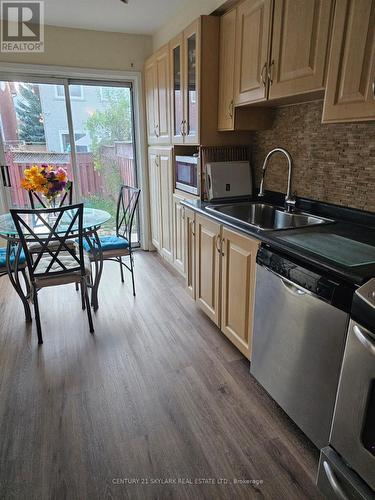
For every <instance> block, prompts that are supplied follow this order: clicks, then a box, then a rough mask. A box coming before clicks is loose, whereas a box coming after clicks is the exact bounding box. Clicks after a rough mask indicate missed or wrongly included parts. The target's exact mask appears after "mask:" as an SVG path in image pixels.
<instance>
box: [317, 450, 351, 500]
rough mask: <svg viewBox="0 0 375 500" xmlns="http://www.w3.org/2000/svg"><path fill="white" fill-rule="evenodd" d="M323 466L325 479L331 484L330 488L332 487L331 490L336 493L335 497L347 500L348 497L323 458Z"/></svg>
mask: <svg viewBox="0 0 375 500" xmlns="http://www.w3.org/2000/svg"><path fill="white" fill-rule="evenodd" d="M323 467H324V471H325V473H326V476H327V479H328V481H329V484H330V485H331V488H332V489H333V491H334V492H335V493H336V497H337V498H339V499H340V500H349V498H348V497H347V496H346V494H345V493H344V491H343V489H342V488H341V486H340V485H339V483H338V481H337V479H336V476H335V474H334V473H333V470H332V468H331V466H330V465H329V463H328V462H326V461H325V460H324V462H323Z"/></svg>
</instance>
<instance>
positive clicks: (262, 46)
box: [235, 0, 272, 105]
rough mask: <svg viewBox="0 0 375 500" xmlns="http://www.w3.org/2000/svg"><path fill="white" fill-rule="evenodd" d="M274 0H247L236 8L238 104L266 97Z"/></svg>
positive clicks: (236, 101)
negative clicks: (272, 4)
mask: <svg viewBox="0 0 375 500" xmlns="http://www.w3.org/2000/svg"><path fill="white" fill-rule="evenodd" d="M271 13H272V10H271V0H245V1H244V2H243V3H241V4H240V5H239V6H238V8H237V21H236V55H235V56H236V61H235V104H236V105H243V104H249V103H252V102H259V101H265V100H266V99H267V86H268V84H267V78H266V76H267V64H268V52H269V43H270V33H271Z"/></svg>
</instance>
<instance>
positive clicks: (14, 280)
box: [6, 240, 32, 323]
mask: <svg viewBox="0 0 375 500" xmlns="http://www.w3.org/2000/svg"><path fill="white" fill-rule="evenodd" d="M14 250H15V244H14V242H12V241H11V240H8V244H7V257H6V268H7V272H8V276H9V280H10V282H11V284H12V286H13V288H14V289H15V291H16V292H17V294H18V296H19V298H20V299H21V301H22V304H23V308H24V311H25V318H26V321H27V322H28V323H30V322H31V321H32V318H31V310H30V305H29V302H28V300H27V299H28V297H29V295H25V294H24V292H23V290H22V286H21V283H20V279H19V272H20V270H19V269H18V260H19V256H20V252H21V247H20V245H19V246H18V247H17V251H16V252H15V251H14ZM12 252H13V255H14V261H13V265H12V262H11V255H12ZM21 272H22V274H23V277H24V280H25V285H26V289H27V293H28V294H29V291H30V285H29V283H28V279H27V276H26V272H25V271H24V270H22V271H21Z"/></svg>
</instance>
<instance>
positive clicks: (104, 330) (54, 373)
mask: <svg viewBox="0 0 375 500" xmlns="http://www.w3.org/2000/svg"><path fill="white" fill-rule="evenodd" d="M135 273H136V274H135V276H136V286H137V297H136V298H135V299H134V298H133V296H132V293H131V279H130V274H129V273H127V274H126V276H125V278H126V283H125V285H122V284H121V281H120V273H119V268H118V265H116V264H115V263H110V262H107V263H106V264H105V269H104V274H103V281H102V283H101V289H100V291H99V301H100V308H99V310H98V312H97V313H96V315H95V317H94V321H95V334H94V335H93V336H92V335H90V333H89V329H88V324H87V321H86V315H85V313H84V312H83V311H82V310H81V306H80V296H79V294H78V293H77V292H76V291H75V290H74V286H72V285H70V286H67V287H56V288H53V289H45V290H42V291H41V293H40V308H41V317H42V326H43V331H44V344H43V346H38V344H37V337H36V332H35V325H32V327H29V326H27V325H26V324H25V322H24V318H23V309H22V305H21V303H20V301H19V300H18V299H17V296H16V295H15V293H14V292H13V289H12V288H11V286H10V285H9V283H8V279H7V278H6V277H5V278H2V279H0V318H1V323H0V328H1V331H0V435H1V444H0V497H1V498H15V499H23V498H25V499H38V500H40V499H65V498H67V499H90V500H93V499H104V498H111V499H112V498H119V499H122V498H124V499H127V498H129V499H140V500H141V499H142V500H144V499H149V498H150V499H151V498H152V499H170V498H173V499H190V498H192V499H215V500H216V499H234V498H236V499H237V498H238V499H242V498H244V499H246V498H249V499H252V498H266V499H277V500H279V499H288V500H290V499H292V500H293V499H304V498H319V495H318V493H317V490H316V488H315V485H314V481H315V474H316V468H317V458H318V454H317V450H316V449H315V448H314V447H313V446H312V445H311V444H310V443H309V442H308V440H307V439H306V438H305V437H304V436H303V434H302V433H301V432H300V431H299V430H298V429H297V428H296V427H295V426H294V424H293V423H292V422H291V421H290V420H289V419H288V417H286V415H285V414H284V413H283V412H282V411H281V410H280V409H279V408H278V407H277V405H276V404H275V403H273V401H272V400H271V399H270V398H269V396H268V395H267V394H266V393H265V391H264V390H263V389H262V388H261V387H260V386H259V385H258V384H257V383H256V382H255V380H254V379H253V378H252V377H251V376H250V374H249V363H248V361H247V360H246V359H245V358H243V357H242V355H241V354H240V353H239V352H238V351H237V350H236V349H235V348H234V347H233V346H232V345H231V344H230V343H229V342H228V341H227V340H226V338H225V337H224V335H222V334H221V333H220V332H219V331H218V329H217V328H216V327H215V326H214V325H213V323H211V321H210V320H209V319H208V318H207V317H206V316H205V315H204V314H203V313H201V312H200V311H199V309H198V308H197V307H196V305H195V303H194V301H193V300H192V299H191V298H190V297H189V296H188V295H187V294H186V292H185V291H184V289H183V283H182V280H181V279H180V278H178V277H177V276H176V275H175V274H174V273H173V272H171V271H170V270H169V268H167V267H165V265H164V264H163V263H162V261H161V259H160V258H159V257H158V256H156V255H155V254H150V253H143V252H139V253H137V254H136V269H135ZM204 480H206V482H208V483H209V482H210V480H211V481H215V482H216V484H202V483H203V482H204ZM236 480H238V481H240V480H242V481H245V482H248V481H249V480H254V481H255V483H254V484H241V483H237V484H236V483H235V481H236ZM161 481H163V482H164V484H158V482H159V483H160V482H161ZM220 481H221V484H218V483H220ZM226 481H227V483H225V482H226ZM259 481H263V483H259ZM147 482H148V484H145V483H147ZM168 482H169V484H168ZM190 482H192V483H194V482H198V483H201V484H190ZM183 483H185V484H183Z"/></svg>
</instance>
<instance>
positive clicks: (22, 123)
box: [16, 83, 46, 144]
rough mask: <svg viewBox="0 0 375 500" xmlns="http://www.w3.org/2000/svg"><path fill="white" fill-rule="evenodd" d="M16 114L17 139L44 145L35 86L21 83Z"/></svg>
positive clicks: (37, 92) (41, 119)
mask: <svg viewBox="0 0 375 500" xmlns="http://www.w3.org/2000/svg"><path fill="white" fill-rule="evenodd" d="M19 97H20V99H19V102H17V104H16V114H17V118H18V120H19V138H20V139H21V140H22V141H25V142H26V143H41V144H45V143H46V136H45V133H44V125H43V118H42V106H41V104H40V97H39V89H38V86H37V85H33V84H31V83H22V84H20V86H19Z"/></svg>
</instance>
